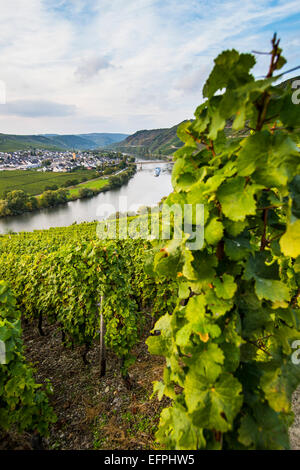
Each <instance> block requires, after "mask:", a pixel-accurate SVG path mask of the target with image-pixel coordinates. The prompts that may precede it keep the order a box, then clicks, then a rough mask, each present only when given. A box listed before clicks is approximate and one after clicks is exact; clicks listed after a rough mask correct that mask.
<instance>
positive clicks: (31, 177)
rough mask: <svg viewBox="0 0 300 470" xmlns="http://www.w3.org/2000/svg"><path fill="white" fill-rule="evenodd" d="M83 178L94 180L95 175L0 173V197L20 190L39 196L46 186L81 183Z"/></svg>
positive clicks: (86, 172) (83, 171) (83, 172)
mask: <svg viewBox="0 0 300 470" xmlns="http://www.w3.org/2000/svg"><path fill="white" fill-rule="evenodd" d="M83 177H86V178H88V179H94V178H96V177H97V173H96V171H94V170H78V171H76V172H73V173H50V172H49V173H42V172H37V171H32V170H28V171H23V170H12V171H0V197H1V196H2V195H3V192H4V191H13V190H16V189H21V190H23V191H25V192H26V193H28V194H31V195H33V196H34V195H36V194H41V193H42V192H43V191H44V190H45V187H46V186H52V185H57V186H58V187H62V185H63V184H64V183H65V182H66V181H67V180H72V179H76V180H79V181H81V179H82V178H83Z"/></svg>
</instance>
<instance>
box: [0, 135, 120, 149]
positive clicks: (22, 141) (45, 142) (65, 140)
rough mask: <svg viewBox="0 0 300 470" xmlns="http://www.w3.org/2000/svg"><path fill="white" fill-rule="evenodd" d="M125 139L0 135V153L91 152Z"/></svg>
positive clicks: (114, 136) (82, 136)
mask: <svg viewBox="0 0 300 470" xmlns="http://www.w3.org/2000/svg"><path fill="white" fill-rule="evenodd" d="M126 137H127V134H118V133H92V134H79V135H73V134H70V135H65V134H62V135H60V134H42V135H13V134H0V152H13V151H15V150H27V149H28V150H31V149H35V148H43V149H47V150H68V149H74V150H93V149H96V148H99V147H104V146H108V145H110V144H113V143H115V142H119V141H120V140H122V139H124V138H126Z"/></svg>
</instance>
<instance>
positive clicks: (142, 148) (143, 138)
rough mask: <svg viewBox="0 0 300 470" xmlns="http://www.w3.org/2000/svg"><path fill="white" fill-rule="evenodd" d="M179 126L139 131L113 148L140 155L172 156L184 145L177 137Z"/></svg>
mask: <svg viewBox="0 0 300 470" xmlns="http://www.w3.org/2000/svg"><path fill="white" fill-rule="evenodd" d="M178 126H179V124H177V125H176V126H173V127H171V128H165V129H152V130H142V131H137V132H135V134H133V135H130V136H129V137H127V138H126V139H125V140H123V141H122V142H119V143H118V144H116V145H114V146H113V147H114V148H115V149H118V150H120V151H121V152H128V153H133V154H139V155H141V154H142V155H147V154H156V155H170V154H173V153H174V152H175V151H176V150H177V149H178V148H180V147H181V146H182V145H183V143H182V142H181V141H180V140H179V139H178V137H177V128H178Z"/></svg>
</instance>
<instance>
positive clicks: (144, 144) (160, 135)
mask: <svg viewBox="0 0 300 470" xmlns="http://www.w3.org/2000/svg"><path fill="white" fill-rule="evenodd" d="M295 80H300V76H298V77H293V78H289V79H287V80H284V81H283V82H281V83H280V84H279V85H277V86H278V87H280V88H284V89H285V88H287V87H288V86H289V85H290V84H291V83H292V82H293V81H295ZM178 126H179V124H177V125H175V126H173V127H170V128H163V129H151V130H142V131H137V132H135V133H134V134H132V135H130V136H129V137H127V138H126V139H125V140H123V141H121V142H119V143H118V144H116V145H114V146H113V147H114V148H117V149H118V150H120V151H121V152H128V153H132V154H139V155H143V156H147V155H148V154H150V155H151V154H152V155H153V154H154V155H172V154H173V153H174V152H175V151H176V150H177V149H178V148H180V147H181V146H182V145H183V144H182V142H181V141H180V140H179V139H178V137H177V128H178ZM225 132H226V134H227V135H230V136H231V137H234V136H242V135H243V131H240V132H234V131H232V129H231V123H230V122H228V125H227V126H226V129H225Z"/></svg>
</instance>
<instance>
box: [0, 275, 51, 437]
mask: <svg viewBox="0 0 300 470" xmlns="http://www.w3.org/2000/svg"><path fill="white" fill-rule="evenodd" d="M21 335H22V330H21V320H20V312H19V311H18V310H17V306H16V300H15V298H14V296H13V295H12V292H11V290H10V289H9V288H8V286H7V284H5V283H4V282H3V281H0V340H1V341H2V342H3V343H4V344H5V351H6V354H5V361H3V362H5V363H2V364H0V403H1V409H0V427H1V428H2V429H4V430H6V431H8V430H9V429H11V428H12V429H16V430H18V431H19V432H22V431H24V430H26V431H38V432H39V433H40V434H41V435H47V432H48V427H49V424H50V423H53V422H55V420H56V417H55V415H54V413H53V410H52V408H51V406H50V405H49V401H48V397H47V392H48V393H49V391H50V384H48V385H47V387H46V392H45V391H43V390H42V388H41V385H39V384H37V383H36V382H35V380H34V377H33V372H34V371H33V369H32V368H31V367H30V366H29V365H28V364H27V363H26V360H25V357H24V354H23V344H22V337H21Z"/></svg>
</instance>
